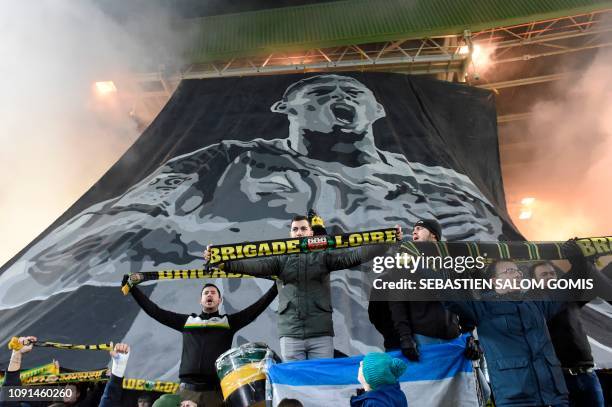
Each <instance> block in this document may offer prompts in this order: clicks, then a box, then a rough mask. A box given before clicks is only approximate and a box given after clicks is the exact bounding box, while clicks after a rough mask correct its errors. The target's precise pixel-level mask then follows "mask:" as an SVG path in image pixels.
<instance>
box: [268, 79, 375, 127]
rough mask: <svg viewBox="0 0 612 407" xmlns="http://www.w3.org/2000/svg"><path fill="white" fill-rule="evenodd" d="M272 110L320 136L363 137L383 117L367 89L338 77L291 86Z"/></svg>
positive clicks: (350, 80)
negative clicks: (325, 134) (320, 134)
mask: <svg viewBox="0 0 612 407" xmlns="http://www.w3.org/2000/svg"><path fill="white" fill-rule="evenodd" d="M285 98H286V99H285ZM272 111H273V112H277V113H284V114H286V115H287V116H289V120H290V121H295V122H297V124H298V125H299V127H300V128H301V129H306V130H310V131H315V132H320V133H331V132H333V131H335V130H340V131H341V132H344V133H355V134H363V133H366V132H367V131H368V129H369V128H370V127H371V126H372V123H374V122H375V121H376V120H378V119H380V118H381V117H385V109H384V108H383V107H382V105H381V104H380V103H378V102H377V101H376V98H375V97H374V94H373V93H372V91H371V90H370V89H368V88H366V87H365V86H364V85H363V84H362V83H361V82H359V81H357V80H355V79H352V78H349V77H343V76H338V75H321V76H317V77H314V79H313V78H309V80H304V81H300V82H298V83H296V84H294V85H293V86H291V87H289V88H288V89H287V92H286V93H285V96H284V99H283V100H282V101H279V102H277V103H275V104H274V105H273V106H272Z"/></svg>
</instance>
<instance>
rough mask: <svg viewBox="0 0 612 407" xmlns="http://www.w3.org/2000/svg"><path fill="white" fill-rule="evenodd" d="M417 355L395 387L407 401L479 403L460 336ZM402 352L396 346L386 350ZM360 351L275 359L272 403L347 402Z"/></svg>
mask: <svg viewBox="0 0 612 407" xmlns="http://www.w3.org/2000/svg"><path fill="white" fill-rule="evenodd" d="M420 349H421V360H420V361H419V362H418V363H415V362H410V361H408V360H406V359H404V360H405V361H406V362H407V363H408V369H407V370H406V372H405V373H404V374H403V375H402V376H401V377H400V387H401V388H402V390H403V391H404V393H405V394H406V398H407V399H408V405H409V406H460V407H464V406H465V407H467V406H478V398H477V395H476V379H475V375H474V371H473V369H472V364H471V362H470V361H469V360H467V359H465V357H464V356H463V351H464V349H465V336H462V337H459V338H457V339H455V340H453V341H451V342H448V343H444V344H434V345H424V346H421V348H420ZM389 355H391V356H393V357H402V356H401V353H400V352H399V351H393V352H389ZM362 358H363V356H353V357H349V358H341V359H318V360H305V361H298V362H288V363H280V364H276V365H272V366H270V369H269V372H268V375H269V379H270V383H271V386H272V392H273V400H274V403H273V405H274V406H276V405H278V403H279V402H280V401H281V400H282V399H283V398H294V399H298V400H300V401H301V402H302V404H303V405H304V406H305V407H323V406H330V407H332V406H348V405H349V400H350V398H351V396H352V395H355V394H356V391H357V389H358V388H360V387H361V385H360V384H359V382H358V381H357V372H358V370H359V362H360V361H361V360H362Z"/></svg>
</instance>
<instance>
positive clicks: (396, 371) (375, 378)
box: [362, 352, 408, 390]
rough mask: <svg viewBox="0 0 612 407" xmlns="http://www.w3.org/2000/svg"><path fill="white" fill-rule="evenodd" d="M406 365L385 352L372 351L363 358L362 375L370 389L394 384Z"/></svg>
mask: <svg viewBox="0 0 612 407" xmlns="http://www.w3.org/2000/svg"><path fill="white" fill-rule="evenodd" d="M407 367H408V365H406V363H405V362H404V361H403V360H401V359H398V358H392V357H391V356H389V355H388V354H386V353H381V352H372V353H368V354H367V355H366V356H365V357H364V358H363V365H362V371H363V377H364V379H365V381H366V382H367V383H368V384H369V385H370V387H371V388H372V390H376V389H378V388H379V387H381V386H384V385H386V384H395V383H397V380H398V379H399V377H400V376H401V375H402V374H403V373H404V371H405V370H406V368H407Z"/></svg>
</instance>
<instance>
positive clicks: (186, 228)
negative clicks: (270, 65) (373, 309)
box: [0, 72, 520, 380]
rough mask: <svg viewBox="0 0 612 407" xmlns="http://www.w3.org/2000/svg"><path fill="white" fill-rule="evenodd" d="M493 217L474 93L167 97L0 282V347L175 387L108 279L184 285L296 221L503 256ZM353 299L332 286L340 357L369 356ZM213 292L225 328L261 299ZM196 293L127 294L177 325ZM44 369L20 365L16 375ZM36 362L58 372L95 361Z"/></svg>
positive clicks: (225, 91)
mask: <svg viewBox="0 0 612 407" xmlns="http://www.w3.org/2000/svg"><path fill="white" fill-rule="evenodd" d="M91 159H92V160H93V159H95V157H92V158H91ZM504 202H505V201H504V192H503V185H502V179H501V174H500V163H499V153H498V144H497V126H496V112H495V104H494V98H493V95H492V93H491V92H489V91H485V90H481V89H475V88H470V87H467V86H465V85H462V84H452V83H447V82H440V81H435V80H429V79H425V78H418V77H410V76H406V75H401V74H386V73H351V72H349V73H338V74H309V75H285V76H274V77H272V76H269V77H256V78H224V79H207V80H187V81H183V83H181V85H180V86H179V88H178V89H177V90H176V92H175V94H174V95H173V97H172V98H171V100H170V101H169V102H168V104H167V105H166V107H165V108H164V109H163V111H162V112H161V113H160V114H159V116H158V117H157V118H156V119H155V121H154V122H153V123H152V124H151V125H150V126H149V128H148V129H147V130H146V131H145V132H144V133H143V134H142V135H141V137H140V138H139V139H138V140H137V141H136V143H135V144H134V145H133V146H132V147H131V148H130V149H129V150H128V151H127V152H126V154H125V155H124V156H123V157H122V158H121V159H120V160H119V161H118V162H117V163H116V164H115V165H114V166H113V167H112V168H111V169H110V170H109V171H108V172H107V173H106V174H105V175H104V176H103V177H102V178H101V179H100V180H99V182H97V183H96V184H95V185H94V186H93V187H92V188H91V189H90V190H89V191H88V192H87V193H86V194H85V195H83V197H82V198H81V199H80V200H79V201H78V202H76V203H75V204H74V205H73V206H72V207H71V208H69V209H68V210H67V211H66V212H65V213H64V214H63V215H62V216H61V217H60V218H59V219H58V220H57V221H56V222H54V223H53V224H52V225H51V226H50V227H49V228H48V229H47V230H46V231H45V232H44V233H42V234H41V235H40V236H39V237H38V238H37V239H36V240H35V241H33V242H32V243H31V244H30V245H28V246H27V247H26V248H24V249H23V250H22V251H21V252H20V253H19V254H18V255H17V256H16V257H15V258H13V259H12V260H11V261H10V262H9V263H7V264H6V265H5V266H4V267H3V268H2V269H1V270H0V320H1V321H2V323H1V324H0V341H3V342H4V341H7V340H8V339H9V338H10V337H11V336H13V335H16V334H19V333H28V334H29V335H37V336H38V337H39V338H43V339H49V340H55V341H61V342H69V343H102V342H106V341H108V340H111V339H112V340H114V341H115V342H116V341H118V340H125V341H127V342H128V343H130V344H132V345H133V356H132V357H131V358H130V366H129V372H128V374H129V375H130V376H136V377H139V376H141V377H149V378H151V379H157V380H175V379H176V377H177V372H178V363H179V360H180V340H179V334H178V333H176V332H173V331H171V330H170V329H167V328H164V327H162V326H161V325H159V324H157V323H156V322H154V321H152V320H151V319H150V318H148V317H147V316H146V315H144V314H143V313H142V312H141V311H140V308H139V307H138V306H137V305H136V304H135V303H134V302H133V300H132V299H131V297H123V296H122V295H121V293H120V290H119V285H120V283H121V277H122V275H123V274H126V273H131V272H138V271H155V270H171V269H187V268H201V267H202V263H203V260H202V252H203V250H204V248H205V247H206V245H207V244H209V243H213V244H224V243H234V242H242V241H253V240H273V239H282V238H285V237H288V233H289V227H288V226H289V221H290V219H291V218H292V217H293V216H294V215H298V214H302V215H303V214H306V212H307V211H308V209H310V208H314V209H315V210H316V211H317V212H318V213H319V215H321V217H322V218H323V219H325V221H326V226H327V229H328V232H329V233H332V234H334V233H346V232H352V231H360V230H371V229H383V228H389V227H393V225H395V224H400V225H402V226H404V227H411V226H412V225H413V224H414V222H415V221H416V220H417V219H419V218H436V219H438V220H439V221H440V223H441V224H442V227H443V229H444V236H445V238H446V239H448V240H481V241H497V240H506V239H519V238H520V235H519V234H518V233H517V231H516V229H515V228H514V226H513V225H512V224H511V222H510V221H509V219H508V216H507V213H506V208H505V203H504ZM41 205H44V202H42V201H41ZM357 281H358V278H357V277H356V272H354V271H341V272H336V273H334V274H333V276H332V298H333V308H334V325H335V331H336V337H335V347H336V348H337V349H338V350H339V351H341V352H343V353H345V354H349V355H353V354H360V353H365V352H367V351H371V350H375V349H378V347H379V346H380V345H381V344H382V340H381V337H380V335H379V334H378V333H377V332H376V331H375V330H374V329H372V326H371V325H370V323H369V322H368V314H367V303H365V302H364V301H363V298H361V297H359V296H358V295H355V293H354V292H353V289H352V287H354V285H355V284H357ZM219 283H220V284H221V285H222V290H223V295H224V303H223V307H222V311H224V312H226V313H231V312H234V311H236V310H239V309H242V308H243V307H246V306H247V305H249V304H251V303H252V302H254V301H255V300H256V299H258V298H259V297H260V296H261V294H262V293H263V292H264V291H265V290H266V289H267V288H268V287H269V285H270V284H271V282H270V281H265V280H260V279H227V280H224V281H220V282H219ZM201 285H202V284H201V282H199V281H194V280H182V281H173V282H160V283H157V284H156V285H155V284H152V285H149V286H146V284H145V286H144V288H145V291H146V294H147V295H150V296H151V299H152V300H153V301H155V302H156V303H157V304H159V305H160V306H161V307H163V308H166V309H170V310H174V311H177V312H189V313H191V312H199V297H200V289H201ZM273 308H275V306H274V305H273ZM275 322H276V319H275V315H274V312H273V311H272V310H269V311H268V312H266V313H265V314H264V315H262V316H261V317H260V318H259V319H258V320H257V321H256V322H255V323H254V324H252V325H250V326H248V327H246V328H244V329H243V330H241V331H240V332H239V334H238V336H237V339H236V340H237V342H238V343H242V342H244V341H247V340H257V341H265V342H267V343H268V344H270V345H271V347H272V348H274V349H275V350H278V339H277V338H276V327H275ZM1 349H2V350H0V364H2V363H4V362H6V361H8V357H9V354H8V352H7V350H6V349H4V348H1ZM50 353H51V351H48V350H43V349H37V351H36V352H34V354H33V355H32V356H31V359H32V363H36V362H37V361H44V360H48V358H49V354H50ZM52 354H53V355H54V356H55V357H56V358H58V359H60V361H61V363H62V365H64V366H67V367H70V368H74V369H86V368H87V367H88V366H92V365H94V366H97V365H99V364H100V363H105V362H106V360H107V355H105V354H104V352H88V353H87V354H82V353H79V354H78V355H75V354H71V353H69V352H68V351H61V350H55V352H53V353H52ZM153 355H155V356H153Z"/></svg>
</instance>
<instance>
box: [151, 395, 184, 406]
mask: <svg viewBox="0 0 612 407" xmlns="http://www.w3.org/2000/svg"><path fill="white" fill-rule="evenodd" d="M180 404H181V396H179V395H178V394H164V395H163V396H161V397H160V398H158V399H157V400H155V402H154V403H153V406H152V407H178V406H179V405H180Z"/></svg>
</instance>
